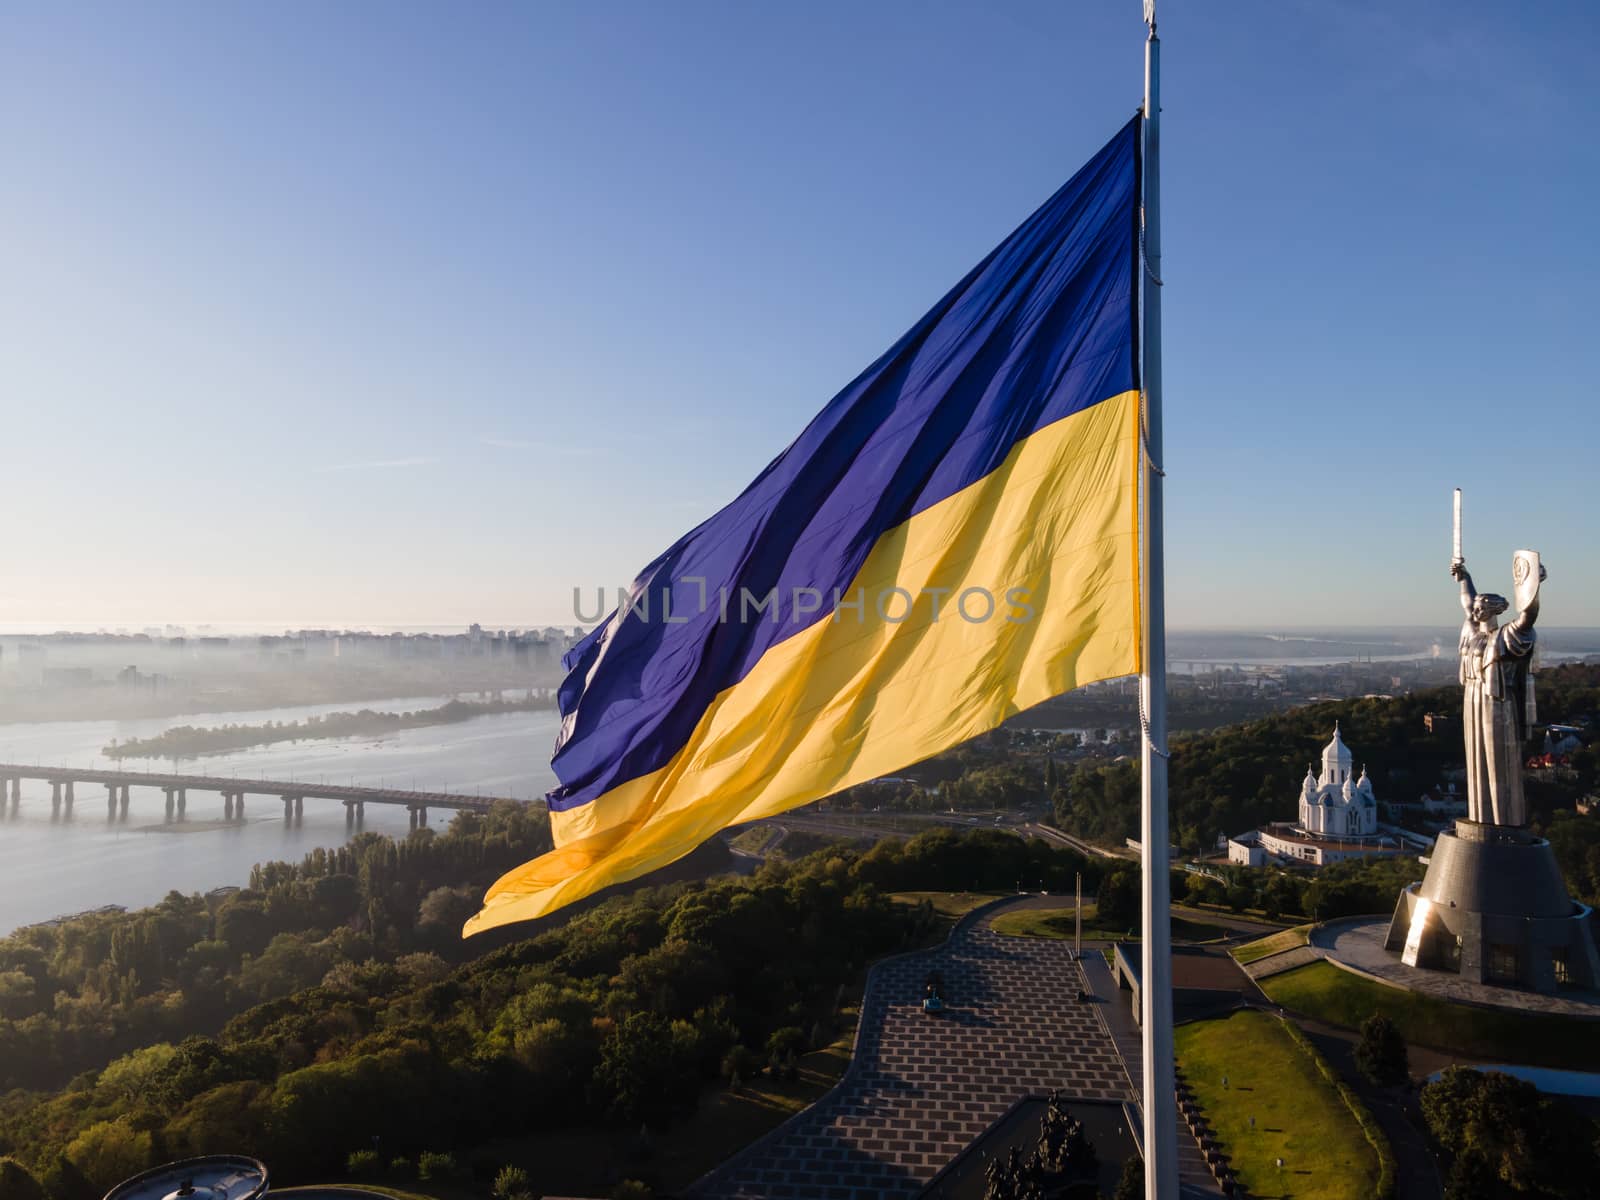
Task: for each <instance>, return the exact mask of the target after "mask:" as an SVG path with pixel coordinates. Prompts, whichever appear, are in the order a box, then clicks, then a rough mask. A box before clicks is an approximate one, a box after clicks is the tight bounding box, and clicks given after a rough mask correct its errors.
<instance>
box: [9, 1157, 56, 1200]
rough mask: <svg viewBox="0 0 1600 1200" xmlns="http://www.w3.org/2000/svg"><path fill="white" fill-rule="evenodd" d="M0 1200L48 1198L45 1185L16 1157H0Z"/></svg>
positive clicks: (38, 1199) (41, 1199)
mask: <svg viewBox="0 0 1600 1200" xmlns="http://www.w3.org/2000/svg"><path fill="white" fill-rule="evenodd" d="M0 1200H46V1196H45V1191H44V1185H43V1184H41V1183H40V1182H39V1181H38V1180H37V1179H35V1178H34V1177H33V1172H31V1171H29V1170H28V1168H27V1167H25V1166H23V1165H22V1164H21V1163H19V1162H18V1161H17V1160H16V1159H14V1158H0Z"/></svg>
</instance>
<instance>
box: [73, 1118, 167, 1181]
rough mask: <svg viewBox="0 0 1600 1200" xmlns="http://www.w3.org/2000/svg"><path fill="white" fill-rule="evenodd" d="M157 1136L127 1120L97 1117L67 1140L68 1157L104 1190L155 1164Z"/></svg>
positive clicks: (85, 1175)
mask: <svg viewBox="0 0 1600 1200" xmlns="http://www.w3.org/2000/svg"><path fill="white" fill-rule="evenodd" d="M154 1151H155V1143H154V1139H153V1138H152V1137H151V1136H150V1134H149V1132H148V1131H146V1130H141V1129H135V1128H134V1127H133V1126H132V1125H131V1124H130V1123H129V1122H128V1121H126V1120H116V1121H96V1122H95V1123H94V1124H93V1125H90V1126H89V1127H88V1128H87V1129H85V1130H84V1131H83V1132H82V1133H80V1134H78V1136H77V1137H75V1138H73V1139H72V1141H71V1142H69V1143H68V1144H67V1149H66V1155H67V1158H68V1160H69V1161H70V1162H71V1163H72V1165H73V1166H75V1167H77V1168H78V1170H80V1171H82V1172H83V1175H84V1178H86V1179H87V1180H88V1181H89V1182H90V1183H92V1184H94V1186H95V1187H97V1188H99V1189H100V1190H101V1191H103V1192H104V1191H109V1190H110V1189H111V1188H112V1187H113V1186H114V1185H115V1184H118V1183H121V1182H122V1181H123V1180H124V1179H127V1178H128V1177H129V1176H132V1175H137V1174H138V1173H139V1172H140V1171H143V1170H144V1169H145V1168H146V1167H148V1166H150V1165H151V1162H152V1161H153V1158H154Z"/></svg>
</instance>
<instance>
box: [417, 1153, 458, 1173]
mask: <svg viewBox="0 0 1600 1200" xmlns="http://www.w3.org/2000/svg"><path fill="white" fill-rule="evenodd" d="M455 1173H456V1156H455V1155H454V1154H441V1153H439V1152H438V1151H434V1150H424V1151H423V1152H422V1153H421V1154H419V1155H417V1178H418V1179H424V1180H426V1179H448V1178H449V1177H450V1176H451V1175H454V1174H455Z"/></svg>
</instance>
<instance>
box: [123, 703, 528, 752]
mask: <svg viewBox="0 0 1600 1200" xmlns="http://www.w3.org/2000/svg"><path fill="white" fill-rule="evenodd" d="M554 707H555V700H554V698H553V697H551V696H550V694H549V693H547V692H545V693H539V692H534V691H529V692H528V693H527V694H526V695H525V696H523V697H521V698H519V699H515V700H504V699H496V700H460V699H454V700H449V701H447V702H445V703H444V704H441V705H439V706H438V707H437V708H427V709H420V710H417V711H412V712H384V711H379V710H375V709H370V708H363V709H360V710H358V711H355V712H332V713H324V714H322V715H321V716H311V717H307V718H305V719H304V720H301V721H289V722H283V721H267V722H265V723H263V724H260V725H216V726H203V727H201V726H194V725H177V726H174V727H173V728H171V729H167V730H164V731H163V732H161V733H159V734H157V735H156V736H154V737H148V738H130V739H128V740H127V741H122V742H118V741H113V742H111V743H110V744H109V745H107V746H106V747H105V748H104V749H103V750H102V753H103V754H104V755H105V756H106V757H107V758H109V759H112V760H114V761H121V760H122V759H126V758H156V759H182V758H203V757H206V756H208V755H218V754H230V753H232V752H234V751H236V750H246V749H250V748H252V747H256V746H270V745H274V744H276V743H278V742H304V741H315V740H320V739H334V738H347V737H371V736H373V735H375V734H378V735H381V734H386V733H396V732H399V731H400V730H404V729H420V728H425V727H427V726H430V725H451V724H455V723H457V722H460V721H468V720H471V719H472V718H474V717H484V716H494V715H497V714H501V713H515V712H535V711H541V710H545V709H553V708H554Z"/></svg>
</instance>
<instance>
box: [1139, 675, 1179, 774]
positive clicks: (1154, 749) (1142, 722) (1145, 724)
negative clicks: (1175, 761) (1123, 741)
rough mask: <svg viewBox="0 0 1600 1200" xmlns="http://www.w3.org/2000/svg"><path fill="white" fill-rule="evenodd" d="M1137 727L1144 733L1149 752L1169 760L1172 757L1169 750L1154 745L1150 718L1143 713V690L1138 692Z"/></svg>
mask: <svg viewBox="0 0 1600 1200" xmlns="http://www.w3.org/2000/svg"><path fill="white" fill-rule="evenodd" d="M1139 728H1140V730H1141V732H1142V733H1143V734H1144V742H1145V745H1147V746H1149V747H1150V753H1151V754H1154V755H1156V756H1157V757H1159V758H1164V759H1167V760H1168V761H1169V762H1170V761H1171V759H1172V754H1171V752H1170V751H1168V750H1167V749H1165V748H1164V747H1162V746H1158V745H1156V740H1155V738H1153V737H1151V736H1150V718H1149V717H1148V716H1146V715H1145V711H1144V692H1143V691H1142V690H1141V691H1140V693H1139Z"/></svg>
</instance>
